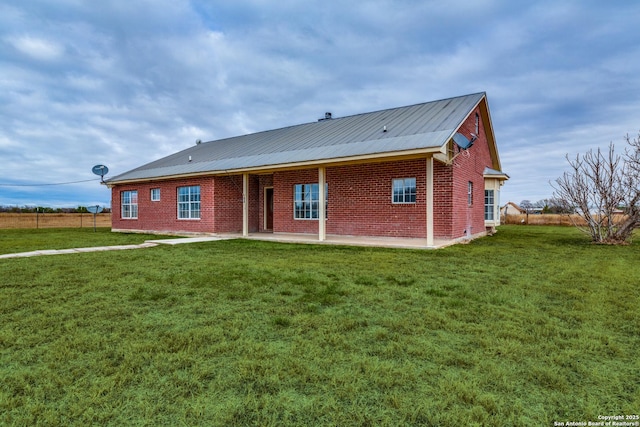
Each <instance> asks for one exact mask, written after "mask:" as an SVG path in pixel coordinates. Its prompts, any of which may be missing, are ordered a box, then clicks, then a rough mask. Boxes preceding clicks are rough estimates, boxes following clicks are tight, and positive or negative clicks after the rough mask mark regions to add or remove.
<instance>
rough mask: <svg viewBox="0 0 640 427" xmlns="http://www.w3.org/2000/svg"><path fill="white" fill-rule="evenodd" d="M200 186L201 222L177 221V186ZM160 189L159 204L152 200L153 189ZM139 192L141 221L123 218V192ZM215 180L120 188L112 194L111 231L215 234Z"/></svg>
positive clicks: (141, 184) (204, 179)
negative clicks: (213, 232)
mask: <svg viewBox="0 0 640 427" xmlns="http://www.w3.org/2000/svg"><path fill="white" fill-rule="evenodd" d="M191 185H199V186H200V209H201V211H200V219H178V187H183V186H191ZM152 188H159V189H160V201H157V202H152V201H151V189H152ZM130 190H137V191H138V218H137V219H122V218H121V210H120V201H121V194H122V192H123V191H130ZM213 194H214V181H213V178H211V177H209V178H192V179H180V180H171V181H164V182H151V183H138V184H128V185H118V186H115V187H113V189H112V191H111V209H112V212H113V215H112V225H111V226H112V228H114V229H120V230H150V231H169V232H192V233H195V232H209V233H210V232H212V231H213V229H214V215H213V214H214V208H213V206H214V204H213Z"/></svg>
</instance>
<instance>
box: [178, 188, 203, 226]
mask: <svg viewBox="0 0 640 427" xmlns="http://www.w3.org/2000/svg"><path fill="white" fill-rule="evenodd" d="M178 219H200V186H199V185H194V186H191V187H178Z"/></svg>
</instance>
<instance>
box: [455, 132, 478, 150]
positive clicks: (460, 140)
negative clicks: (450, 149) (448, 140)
mask: <svg viewBox="0 0 640 427" xmlns="http://www.w3.org/2000/svg"><path fill="white" fill-rule="evenodd" d="M453 141H454V142H455V143H456V145H457V146H458V147H460V148H462V149H463V150H466V149H468V148H471V146H472V145H473V141H469V140H468V139H467V137H466V136H464V135H463V134H461V133H460V132H456V134H455V135H453Z"/></svg>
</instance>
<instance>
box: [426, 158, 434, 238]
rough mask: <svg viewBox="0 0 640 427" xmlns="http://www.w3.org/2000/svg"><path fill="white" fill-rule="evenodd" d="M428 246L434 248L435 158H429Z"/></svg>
mask: <svg viewBox="0 0 640 427" xmlns="http://www.w3.org/2000/svg"><path fill="white" fill-rule="evenodd" d="M427 246H433V157H428V158H427Z"/></svg>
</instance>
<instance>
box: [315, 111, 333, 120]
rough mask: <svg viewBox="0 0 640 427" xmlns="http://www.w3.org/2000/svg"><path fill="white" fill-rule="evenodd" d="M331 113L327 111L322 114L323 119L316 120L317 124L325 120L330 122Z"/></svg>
mask: <svg viewBox="0 0 640 427" xmlns="http://www.w3.org/2000/svg"><path fill="white" fill-rule="evenodd" d="M331 119H332V117H331V113H330V112H329V111H327V112H326V113H324V119H318V121H319V122H322V121H325V120H331Z"/></svg>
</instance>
